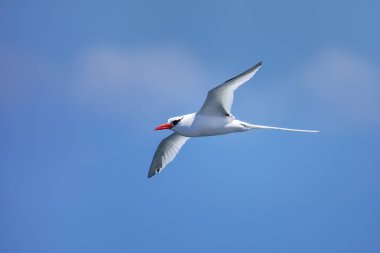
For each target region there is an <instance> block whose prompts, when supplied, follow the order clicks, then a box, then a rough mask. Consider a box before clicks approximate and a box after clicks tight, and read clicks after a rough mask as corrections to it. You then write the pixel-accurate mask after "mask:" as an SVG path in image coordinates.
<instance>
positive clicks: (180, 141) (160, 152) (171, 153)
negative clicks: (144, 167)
mask: <svg viewBox="0 0 380 253" xmlns="http://www.w3.org/2000/svg"><path fill="white" fill-rule="evenodd" d="M188 139H190V138H189V137H185V136H182V135H179V134H176V133H174V134H171V135H169V136H168V137H166V138H165V139H163V140H162V141H161V143H160V145H158V148H157V150H156V152H155V153H154V157H153V160H152V163H151V164H150V168H149V172H148V177H152V176H154V175H155V174H157V173H160V172H161V171H162V170H163V169H164V168H165V167H166V165H168V164H169V163H170V162H171V161H173V159H174V158H175V157H176V155H177V154H178V152H179V150H180V149H181V148H182V146H183V145H184V144H185V143H186V141H187V140H188Z"/></svg>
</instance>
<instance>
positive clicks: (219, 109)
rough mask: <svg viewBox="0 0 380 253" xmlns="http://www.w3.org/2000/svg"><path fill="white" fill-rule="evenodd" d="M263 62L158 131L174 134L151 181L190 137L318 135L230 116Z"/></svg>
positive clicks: (162, 146)
mask: <svg viewBox="0 0 380 253" xmlns="http://www.w3.org/2000/svg"><path fill="white" fill-rule="evenodd" d="M261 65H262V62H259V63H257V64H256V65H255V66H253V67H252V68H250V69H248V70H246V71H244V72H243V73H241V74H239V75H237V76H235V77H233V78H231V79H229V80H227V81H225V82H224V83H222V84H221V85H219V86H217V87H215V88H213V89H212V90H210V91H209V92H208V94H207V98H206V100H205V102H204V103H203V105H202V107H201V109H200V110H199V111H198V112H196V113H190V114H186V115H182V116H177V117H173V118H170V119H168V121H167V123H164V124H161V125H159V126H158V127H156V128H155V130H163V129H170V130H172V131H174V133H173V134H171V135H169V136H168V137H166V138H165V139H163V140H162V141H161V143H160V144H159V145H158V147H157V150H156V152H155V153H154V157H153V160H152V163H151V165H150V168H149V172H148V178H150V177H152V176H154V175H155V174H157V173H159V172H161V171H162V170H163V169H164V168H165V167H166V165H168V164H169V163H170V162H171V161H173V159H174V158H175V157H176V155H177V154H178V152H179V150H180V149H181V148H182V146H183V145H184V144H185V143H186V142H187V141H188V140H189V139H190V138H191V137H203V136H212V135H221V134H229V133H235V132H244V131H248V130H252V129H275V130H284V131H293V132H308V133H317V132H319V131H316V130H301V129H291V128H282V127H271V126H262V125H253V124H250V123H247V122H243V121H240V120H238V119H236V118H235V117H234V116H233V115H232V113H231V107H232V102H233V99H234V91H235V90H236V89H237V88H239V87H240V85H242V84H243V83H245V82H247V81H248V80H249V79H251V78H252V76H253V75H254V74H255V73H256V72H257V71H258V70H259V69H260V67H261Z"/></svg>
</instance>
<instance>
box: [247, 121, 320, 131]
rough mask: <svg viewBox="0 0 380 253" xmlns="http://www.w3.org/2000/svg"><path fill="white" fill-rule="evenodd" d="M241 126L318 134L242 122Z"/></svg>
mask: <svg viewBox="0 0 380 253" xmlns="http://www.w3.org/2000/svg"><path fill="white" fill-rule="evenodd" d="M242 125H243V126H245V127H247V128H251V129H273V130H282V131H290V132H304V133H319V131H317V130H303V129H292V128H283V127H272V126H261V125H252V124H249V123H246V122H242Z"/></svg>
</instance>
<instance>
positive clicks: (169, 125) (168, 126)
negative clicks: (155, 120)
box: [154, 123, 173, 130]
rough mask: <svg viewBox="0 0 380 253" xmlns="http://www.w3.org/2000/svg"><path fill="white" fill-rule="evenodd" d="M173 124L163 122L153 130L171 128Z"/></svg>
mask: <svg viewBox="0 0 380 253" xmlns="http://www.w3.org/2000/svg"><path fill="white" fill-rule="evenodd" d="M172 127H173V126H172V125H171V124H169V123H165V124H162V125H159V126H158V127H156V128H155V129H154V130H164V129H171V128H172Z"/></svg>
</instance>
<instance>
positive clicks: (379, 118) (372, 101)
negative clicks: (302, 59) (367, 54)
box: [299, 50, 380, 125]
mask: <svg viewBox="0 0 380 253" xmlns="http://www.w3.org/2000/svg"><path fill="white" fill-rule="evenodd" d="M377 70H378V67H377V66H375V65H374V64H373V63H371V62H370V61H369V60H367V59H365V58H364V57H362V56H360V55H357V54H354V53H351V52H345V51H340V50H326V51H324V52H322V53H320V54H319V55H317V56H316V57H314V58H313V59H312V60H311V61H310V62H308V63H306V64H304V65H303V67H301V69H300V73H301V75H300V77H299V82H301V83H303V84H304V85H305V88H306V89H307V90H308V92H311V93H312V94H313V95H314V96H315V98H316V99H317V102H318V103H319V104H320V109H322V110H323V111H321V113H324V114H326V115H327V116H329V118H330V119H331V120H333V121H334V120H335V121H340V122H341V123H354V124H356V125H370V124H372V123H379V122H380V110H379V108H380V101H379V99H378V95H379V94H380V75H379V73H378V71H377Z"/></svg>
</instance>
